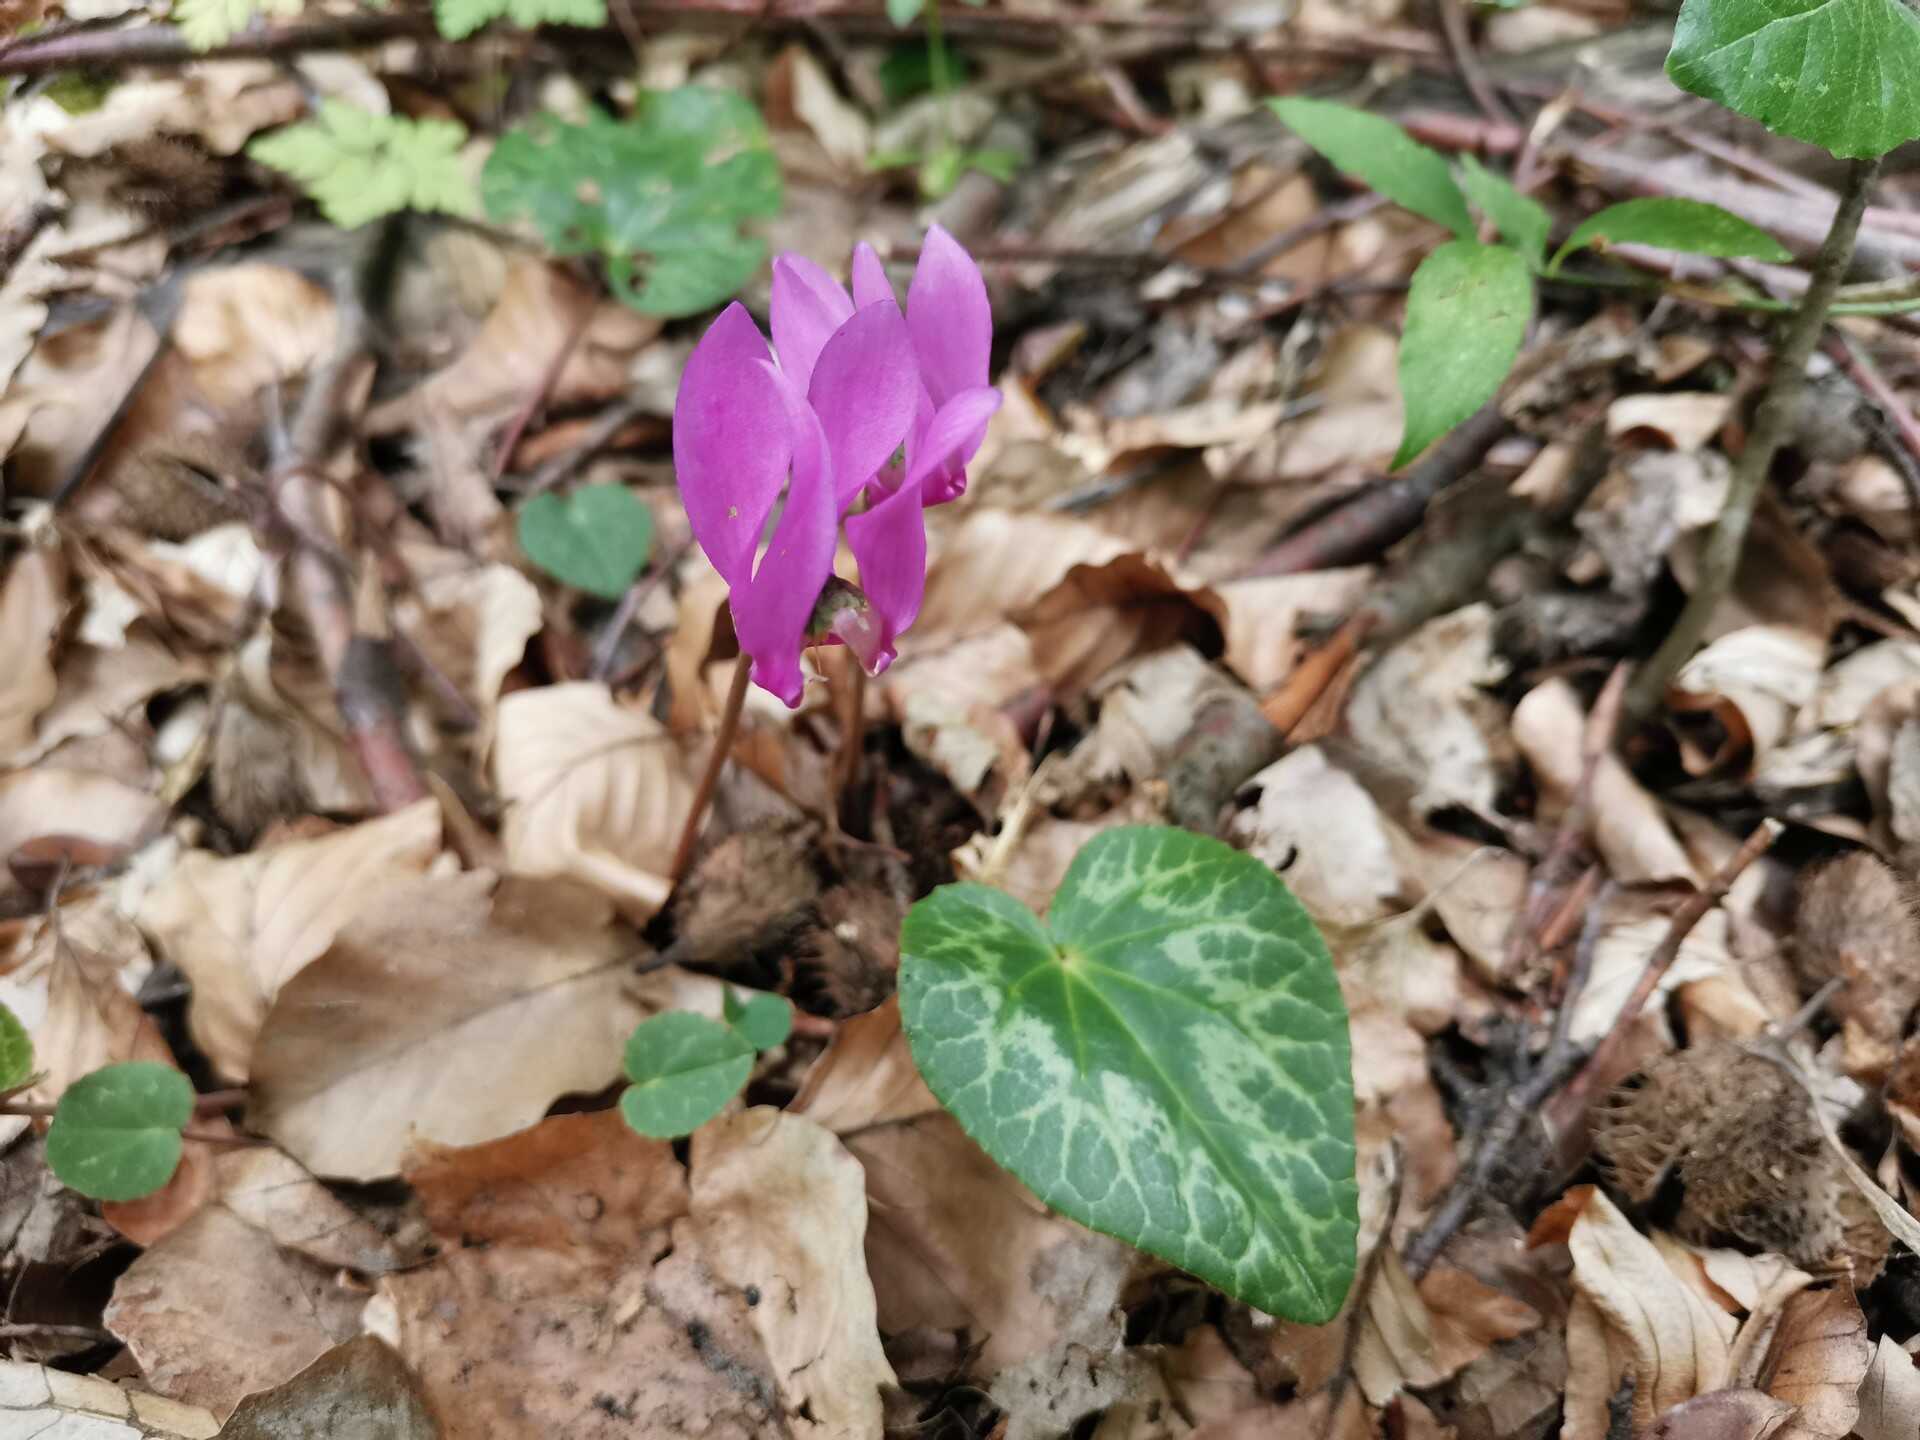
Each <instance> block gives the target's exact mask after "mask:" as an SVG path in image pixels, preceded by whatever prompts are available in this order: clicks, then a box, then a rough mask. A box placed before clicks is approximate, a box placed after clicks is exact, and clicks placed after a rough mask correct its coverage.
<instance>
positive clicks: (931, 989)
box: [900, 827, 1358, 1323]
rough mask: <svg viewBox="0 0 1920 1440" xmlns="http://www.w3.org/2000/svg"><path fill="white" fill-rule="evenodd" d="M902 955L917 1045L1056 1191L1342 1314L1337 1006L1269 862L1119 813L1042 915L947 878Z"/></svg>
mask: <svg viewBox="0 0 1920 1440" xmlns="http://www.w3.org/2000/svg"><path fill="white" fill-rule="evenodd" d="M900 952H901V953H900V1016H901V1022H902V1024H903V1026H904V1028H905V1031H906V1035H907V1041H908V1045H909V1046H910V1048H911V1050H912V1053H913V1058H914V1063H915V1064H916V1065H917V1066H919V1068H920V1073H921V1075H922V1076H923V1077H925V1079H926V1082H927V1084H928V1086H929V1087H931V1089H932V1090H933V1093H934V1094H935V1095H936V1096H937V1097H938V1098H939V1100H940V1103H941V1104H943V1105H944V1106H946V1107H947V1109H948V1110H950V1111H951V1112H952V1113H953V1115H954V1118H955V1119H957V1120H958V1121H959V1122H960V1125H961V1127H962V1128H963V1129H965V1130H966V1132H967V1134H969V1135H970V1136H972V1137H973V1139H974V1140H975V1141H976V1142H978V1143H979V1145H980V1146H981V1147H982V1148H983V1149H984V1150H985V1151H986V1152H987V1153H988V1154H989V1155H991V1156H992V1157H993V1158H994V1159H995V1160H996V1161H998V1162H999V1163H1000V1164H1002V1165H1004V1166H1006V1168H1007V1169H1009V1170H1011V1171H1012V1172H1013V1173H1014V1175H1015V1176H1017V1177H1018V1178H1019V1179H1020V1180H1021V1181H1022V1182H1024V1183H1025V1184H1026V1185H1027V1186H1028V1188H1029V1189H1031V1190H1032V1191H1033V1192H1034V1193H1035V1194H1036V1195H1038V1196H1039V1197H1040V1199H1041V1200H1042V1201H1043V1202H1044V1203H1045V1204H1047V1205H1049V1206H1051V1207H1052V1208H1054V1209H1056V1210H1058V1211H1060V1212H1061V1213H1063V1214H1065V1215H1068V1216H1070V1217H1071V1218H1073V1219H1075V1220H1078V1221H1079V1222H1080V1223H1081V1224H1083V1225H1088V1226H1090V1227H1092V1228H1093V1229H1095V1230H1099V1231H1101V1232H1103V1233H1105V1234H1108V1235H1113V1236H1116V1237H1117V1238H1119V1239H1122V1240H1125V1241H1127V1242H1128V1243H1129V1244H1133V1245H1137V1246H1139V1247H1140V1248H1141V1249H1143V1250H1147V1251H1150V1252H1151V1253H1153V1254H1155V1255H1159V1256H1162V1257H1163V1258H1165V1259H1167V1260H1169V1261H1171V1262H1173V1263H1174V1264H1176V1265H1178V1266H1181V1267H1182V1268H1183V1269H1186V1270H1189V1271H1191V1272H1192V1273H1194V1274H1195V1275H1198V1276H1199V1277H1200V1278H1202V1279H1203V1280H1206V1281H1208V1282H1210V1283H1212V1284H1214V1285H1216V1286H1218V1287H1219V1288H1220V1289H1222V1290H1224V1291H1225V1292H1226V1293H1227V1294H1229V1295H1231V1296H1233V1297H1235V1298H1236V1299H1240V1300H1244V1301H1246V1302H1247V1303H1248V1304H1250V1305H1253V1306H1256V1307H1257V1308H1259V1309H1261V1310H1264V1311H1267V1312H1269V1313H1271V1314H1275V1315H1281V1316H1285V1317H1286V1318H1288V1319H1291V1320H1298V1321H1304V1322H1308V1323H1320V1322H1323V1321H1326V1320H1330V1319H1331V1318H1333V1316H1334V1315H1335V1314H1336V1313H1338V1311H1339V1309H1340V1306H1341V1304H1342V1302H1343V1301H1344V1300H1345V1298H1346V1293H1347V1290H1348V1288H1349V1286H1350V1285H1351V1284H1352V1281H1353V1272H1354V1248H1355V1240H1356V1235H1357V1233H1358V1215H1357V1203H1358V1189H1357V1186H1356V1184H1355V1180H1354V1136H1353V1123H1354V1121H1353V1079H1352V1068H1351V1057H1350V1053H1349V1045H1348V1038H1347V1013H1346V1006H1345V1004H1344V1003H1343V1002H1342V1000H1341V997H1340V986H1339V983H1338V981H1337V980H1336V979H1335V978H1334V972H1333V962H1332V960H1331V958H1330V957H1329V956H1328V954H1327V948H1326V945H1325V944H1324V943H1323V942H1322V941H1321V939H1320V936H1319V934H1318V932H1316V931H1315V929H1314V927H1313V922H1312V921H1311V920H1310V919H1309V918H1308V917H1307V913H1306V911H1305V910H1304V909H1303V908H1302V907H1301V905H1300V903H1299V902H1298V901H1297V900H1295V899H1294V898H1293V896H1292V895H1291V894H1290V893H1289V892H1288V890H1287V887H1286V885H1285V884H1284V883H1283V882H1282V881H1281V880H1280V878H1279V877H1278V876H1277V875H1275V874H1274V873H1273V872H1272V871H1271V870H1269V869H1268V868H1267V867H1266V866H1265V865H1263V864H1261V863H1260V862H1259V861H1258V860H1255V859H1253V858H1252V857H1251V856H1248V855H1244V854H1242V853H1240V852H1239V851H1237V850H1234V849H1233V848H1232V847H1230V846H1227V845H1224V844H1222V843H1220V842H1219V841H1217V840H1213V839H1210V838H1207V837H1205V836H1201V835H1194V834H1191V833H1189V832H1187V831H1184V830H1173V829H1164V828H1152V827H1123V828H1119V829H1114V830H1109V831H1106V832H1104V833H1103V834H1101V835H1098V836H1096V837H1095V838H1094V839H1093V840H1092V841H1090V842H1089V843H1088V844H1087V845H1086V846H1085V847H1084V848H1083V849H1082V850H1081V851H1080V853H1079V854H1078V855H1077V856H1075V857H1074V861H1073V864H1072V865H1071V866H1070V867H1068V870H1067V875H1066V879H1065V880H1064V881H1063V882H1062V883H1061V886H1060V889H1059V892H1058V894H1057V895H1056V896H1055V898H1054V902H1053V909H1052V913H1051V915H1050V917H1049V919H1048V921H1047V922H1046V923H1045V924H1043V923H1042V922H1041V921H1040V920H1039V919H1037V918H1036V917H1035V916H1034V915H1033V914H1032V913H1031V912H1030V911H1028V910H1027V908H1026V907H1025V906H1023V905H1021V904H1020V903H1019V902H1018V901H1016V900H1013V899H1012V898H1010V897H1009V896H1007V895H1005V894H1004V893H1002V892H1001V891H998V890H993V889H989V888H987V887H985V886H981V885H947V886H943V887H941V888H940V889H938V890H936V891H934V892H933V894H931V895H929V896H928V897H927V898H926V899H924V900H922V901H921V902H920V903H919V904H917V905H915V906H914V907H913V909H912V910H911V911H910V912H909V913H908V915H907V921H906V926H905V928H904V930H903V931H902V934H901V945H900Z"/></svg>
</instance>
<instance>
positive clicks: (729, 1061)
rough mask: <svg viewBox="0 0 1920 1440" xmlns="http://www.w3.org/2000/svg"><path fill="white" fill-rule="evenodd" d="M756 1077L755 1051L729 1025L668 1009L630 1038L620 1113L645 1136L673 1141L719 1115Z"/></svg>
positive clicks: (637, 1026)
mask: <svg viewBox="0 0 1920 1440" xmlns="http://www.w3.org/2000/svg"><path fill="white" fill-rule="evenodd" d="M752 1072H753V1046H752V1045H751V1044H750V1043H749V1042H748V1041H747V1038H746V1037H745V1036H743V1035H741V1034H740V1033H739V1032H738V1031H736V1030H735V1029H734V1028H733V1027H732V1026H731V1025H723V1024H721V1023H720V1022H719V1021H718V1020H709V1019H708V1018H707V1017H706V1016H704V1015H695V1014H694V1013H693V1012H692V1011H690V1010H669V1011H668V1012H667V1013H666V1014H664V1015H655V1016H653V1017H652V1018H651V1019H647V1020H642V1021H641V1022H640V1023H639V1024H638V1025H636V1026H635V1027H634V1031H633V1034H632V1035H630V1036H629V1037H628V1038H627V1078H628V1079H629V1080H631V1081H633V1084H632V1085H631V1086H629V1087H628V1088H627V1090H626V1092H625V1093H624V1094H622V1095H621V1097H620V1113H621V1115H622V1116H624V1117H625V1118H626V1122H627V1124H629V1125H631V1126H632V1127H633V1128H634V1129H635V1130H637V1131H639V1132H640V1133H641V1134H642V1135H647V1136H651V1137H652V1138H653V1139H655V1140H674V1139H678V1138H679V1137H680V1136H682V1135H691V1134H692V1133H693V1132H694V1131H695V1130H698V1129H699V1128H700V1127H701V1126H702V1125H704V1124H706V1123H707V1121H709V1120H711V1119H712V1118H713V1117H714V1116H716V1115H718V1114H719V1113H720V1111H721V1110H722V1109H723V1108H724V1107H725V1106H726V1103H727V1101H729V1100H731V1099H732V1098H733V1097H734V1096H735V1095H737V1094H738V1093H739V1092H740V1087H741V1086H742V1085H744V1084H746V1083H747V1076H748V1075H750V1074H751V1073H752Z"/></svg>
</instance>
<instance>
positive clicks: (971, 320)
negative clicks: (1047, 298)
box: [907, 225, 993, 405]
mask: <svg viewBox="0 0 1920 1440" xmlns="http://www.w3.org/2000/svg"><path fill="white" fill-rule="evenodd" d="M907 329H908V330H909V331H911V332H912V334H913V349H914V354H915V355H916V356H917V357H918V358H919V361H920V378H921V380H922V381H924V382H925V384H926V387H927V390H928V392H929V393H930V394H931V395H932V396H933V402H934V404H936V405H944V404H945V403H946V402H947V401H948V400H951V399H952V398H953V397H954V396H956V395H958V394H959V393H960V392H961V391H962V390H975V389H979V388H980V387H982V386H984V385H985V384H986V383H987V366H988V364H989V362H990V361H991V359H992V351H993V307H992V306H991V305H990V304H989V303H988V301H987V282H986V281H985V280H983V279H981V278H980V267H979V266H977V265H975V264H974V263H973V257H972V256H970V255H969V254H967V252H966V251H965V250H964V249H962V248H961V245H960V242H959V241H958V240H955V239H954V238H953V236H951V235H949V234H948V233H947V232H946V231H945V230H943V229H941V228H940V227H939V226H938V225H934V226H932V227H930V228H929V229H928V231H927V238H926V240H925V242H924V243H922V245H921V246H920V263H919V264H918V265H916V266H914V270H913V283H912V284H911V285H910V286H909V287H908V288H907Z"/></svg>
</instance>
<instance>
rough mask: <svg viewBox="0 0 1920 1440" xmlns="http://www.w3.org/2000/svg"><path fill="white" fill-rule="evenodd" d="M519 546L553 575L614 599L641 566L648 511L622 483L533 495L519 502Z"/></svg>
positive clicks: (649, 532)
mask: <svg viewBox="0 0 1920 1440" xmlns="http://www.w3.org/2000/svg"><path fill="white" fill-rule="evenodd" d="M517 529H518V531H519V535H520V548H521V549H522V550H523V551H525V552H526V556H527V558H528V559H529V560H531V561H532V562H533V563H534V564H536V565H538V566H539V567H540V568H541V569H542V570H544V571H546V572H547V573H548V574H549V575H551V576H553V578H554V579H556V580H559V581H562V582H564V583H565V584H568V585H571V586H573V587H574V589H576V590H584V591H586V592H587V593H588V594H589V595H598V596H599V597H600V598H601V599H603V600H618V599H619V598H620V597H621V596H622V595H625V594H626V593H627V587H628V586H630V585H632V584H633V582H634V581H635V580H636V579H638V578H639V576H640V572H641V571H642V570H644V569H646V568H647V553H648V551H649V550H651V549H652V548H653V512H652V511H651V510H649V509H647V507H646V505H645V504H643V503H642V502H641V501H640V500H639V499H638V498H637V497H636V496H635V495H634V493H633V492H632V491H631V490H629V489H627V487H626V486H624V485H586V486H582V487H581V488H580V489H578V490H575V491H574V492H573V493H572V494H571V495H565V496H561V495H555V494H554V493H553V492H552V491H548V492H546V493H545V494H541V495H535V496H534V497H533V498H532V499H530V500H528V501H527V503H526V504H524V505H522V506H521V507H520V517H519V521H518V524H517Z"/></svg>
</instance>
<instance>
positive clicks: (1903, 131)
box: [1667, 0, 1920, 159]
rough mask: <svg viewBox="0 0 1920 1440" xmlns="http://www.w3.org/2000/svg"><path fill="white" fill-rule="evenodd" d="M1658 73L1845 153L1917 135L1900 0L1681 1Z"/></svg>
mask: <svg viewBox="0 0 1920 1440" xmlns="http://www.w3.org/2000/svg"><path fill="white" fill-rule="evenodd" d="M1667 74H1668V75H1670V76H1671V77H1672V78H1673V83H1674V84H1676V85H1678V86H1679V87H1680V88H1681V89H1683V90H1691V91H1692V92H1693V93H1694V94H1696V95H1704V96H1706V97H1707V98H1708V99H1709V100H1718V101H1719V102H1720V103H1721V104H1722V105H1725V106H1727V107H1728V108H1729V109H1731V110H1738V111H1739V112H1740V113H1741V114H1742V115H1747V116H1751V117H1752V118H1753V119H1755V120H1758V121H1759V122H1760V123H1761V124H1762V125H1764V126H1766V127H1767V128H1768V129H1769V130H1777V131H1779V132H1780V133H1781V134H1782V135H1791V136H1793V138H1794V139H1796V140H1806V141H1810V142H1811V143H1812V144H1815V145H1822V146H1825V147H1826V148H1827V149H1828V150H1831V151H1832V152H1833V153H1834V154H1835V155H1840V156H1845V157H1848V158H1851V159H1867V158H1869V157H1871V156H1874V155H1884V154H1886V153H1887V151H1889V150H1891V149H1893V147H1894V146H1896V145H1903V144H1905V143H1906V142H1907V141H1909V140H1912V139H1914V138H1915V137H1916V136H1920V14H1916V13H1915V12H1914V10H1913V8H1912V6H1911V5H1908V4H1906V3H1904V0H1687V3H1686V4H1685V5H1684V6H1683V7H1682V8H1681V11H1680V18H1679V20H1678V21H1677V22H1676V23H1675V25H1674V28H1673V49H1672V50H1670V51H1669V52H1668V53H1667Z"/></svg>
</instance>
